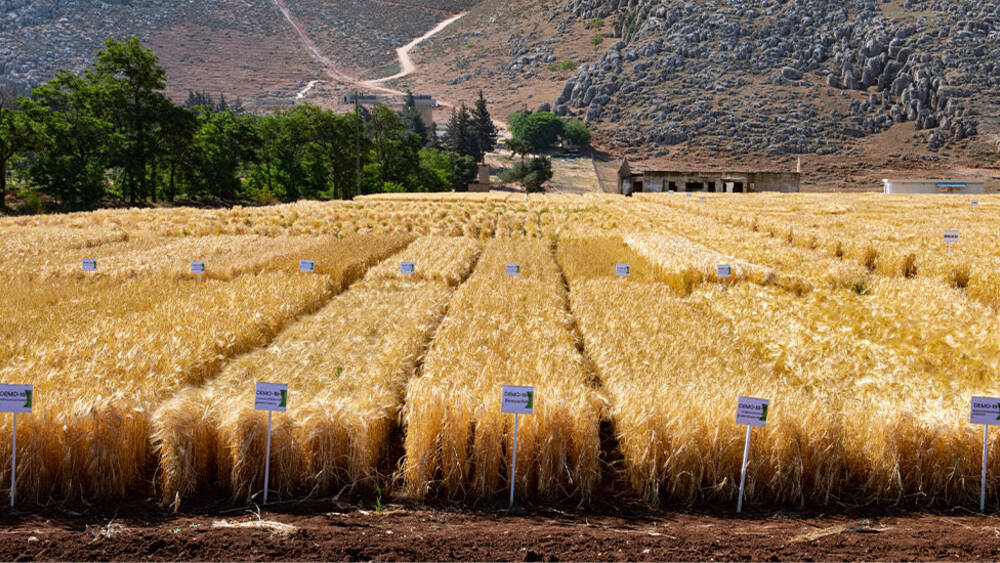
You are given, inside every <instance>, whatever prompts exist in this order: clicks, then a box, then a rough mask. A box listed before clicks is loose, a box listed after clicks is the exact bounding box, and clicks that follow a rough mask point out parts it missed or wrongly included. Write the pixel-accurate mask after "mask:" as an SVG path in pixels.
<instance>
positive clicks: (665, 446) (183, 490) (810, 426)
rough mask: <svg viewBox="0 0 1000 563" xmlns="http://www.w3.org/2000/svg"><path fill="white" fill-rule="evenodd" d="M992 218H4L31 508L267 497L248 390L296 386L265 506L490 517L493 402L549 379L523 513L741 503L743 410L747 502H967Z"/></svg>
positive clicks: (798, 214) (491, 210)
mask: <svg viewBox="0 0 1000 563" xmlns="http://www.w3.org/2000/svg"><path fill="white" fill-rule="evenodd" d="M977 199H978V200H979V206H978V207H976V208H973V207H972V206H971V205H970V204H969V198H966V197H960V196H930V197H926V196H924V197H910V196H883V195H858V196H839V195H838V196H822V195H742V194H741V195H730V196H723V195H709V196H708V198H707V201H704V202H702V201H698V199H697V198H685V197H684V196H683V195H667V194H663V195H658V194H656V195H654V194H646V195H642V196H638V197H636V198H633V199H624V198H620V197H617V196H606V195H587V196H575V195H562V196H544V197H543V196H532V197H531V198H530V199H525V197H524V196H523V195H516V194H469V195H463V194H443V195H403V196H381V197H370V198H361V199H359V200H357V201H355V202H348V203H297V204H292V205H285V206H278V207H267V208H236V209H231V210H207V211H205V210H190V209H173V210H126V211H101V212H96V213H89V214H71V215H61V216H41V217H30V218H12V219H4V220H0V250H2V251H3V252H4V253H5V255H6V256H8V260H7V262H6V267H5V268H4V269H3V270H2V271H0V278H2V280H0V281H2V283H3V284H4V292H3V293H2V294H0V303H2V306H3V307H4V310H5V312H6V313H5V315H4V317H3V320H2V321H0V362H2V364H0V381H3V382H8V383H34V384H35V385H36V386H37V392H36V394H37V400H36V408H35V412H34V413H33V414H31V415H26V416H23V417H21V418H20V426H19V436H18V468H17V471H18V489H19V497H20V498H21V499H26V500H37V501H40V502H46V501H48V500H50V499H67V498H70V499H78V498H83V499H86V500H95V499H107V498H114V497H116V496H120V495H123V494H127V493H128V492H129V491H134V490H149V488H150V487H151V486H152V487H154V488H155V491H156V495H157V498H159V499H161V502H162V503H163V504H164V505H166V506H177V505H179V504H180V503H182V502H184V501H185V499H190V498H192V497H193V496H195V495H196V494H198V493H199V492H202V491H206V492H207V491H220V490H221V491H225V492H226V493H228V494H230V495H231V496H232V498H233V499H234V502H245V501H247V500H248V499H251V500H252V499H255V498H258V497H259V494H260V491H261V487H262V483H263V457H264V432H265V425H266V415H265V414H263V413H261V412H255V411H253V410H252V408H251V407H252V402H251V397H252V391H251V390H252V387H253V382H254V381H257V380H260V381H275V382H288V383H289V384H290V388H291V393H290V404H289V410H288V412H287V413H283V414H278V415H276V416H275V419H274V421H275V425H274V444H273V450H272V461H273V466H272V469H273V472H272V480H271V484H272V488H273V490H274V491H275V498H282V499H295V498H303V497H306V496H309V495H313V496H315V495H331V494H337V493H339V492H341V491H343V490H370V489H372V488H375V487H376V486H377V487H378V488H379V489H380V490H382V491H388V492H390V493H391V494H394V495H397V496H409V497H414V498H426V499H434V498H445V499H457V500H462V501H479V500H496V499H501V498H503V496H504V491H505V490H506V487H507V485H508V484H509V481H508V479H509V474H508V471H509V463H510V453H511V442H512V417H511V416H509V415H506V416H504V415H501V414H500V413H499V386H500V385H501V384H530V385H535V386H536V389H537V408H536V414H535V415H533V416H526V417H523V418H522V426H521V430H520V434H519V450H518V459H519V463H518V474H517V476H516V480H517V484H518V494H519V495H520V496H521V497H522V498H526V499H531V500H533V501H535V502H546V503H549V502H567V501H570V502H583V503H586V502H587V501H589V500H592V499H593V498H594V497H595V495H596V494H597V493H596V492H595V491H597V490H598V485H599V484H601V483H603V484H604V485H601V486H602V487H603V486H611V487H618V488H619V489H622V490H623V492H624V491H631V493H633V494H635V495H637V496H640V497H641V498H643V499H644V500H645V501H647V502H649V503H650V504H654V505H655V504H659V503H673V502H681V503H699V502H708V501H725V500H732V499H733V498H734V495H735V491H736V484H738V478H739V465H740V456H741V453H742V450H741V448H742V438H743V433H742V428H741V427H738V426H737V425H736V424H735V423H734V422H733V407H734V404H735V400H736V397H737V396H738V395H743V394H746V395H756V396H763V397H769V398H771V399H772V401H773V403H772V404H773V409H772V416H771V417H770V418H769V422H768V426H767V428H766V429H764V430H759V431H756V432H755V433H754V440H753V445H752V448H751V454H752V456H751V465H750V468H749V475H748V489H747V492H748V502H751V503H758V504H771V505H812V506H827V505H834V506H837V505H838V504H839V503H867V502H878V503H883V504H901V505H905V506H918V507H929V506H954V505H957V504H968V505H974V504H975V501H976V500H977V498H978V483H979V481H978V476H979V459H980V458H979V455H980V450H979V448H980V444H981V431H982V429H981V428H980V427H977V426H972V425H970V424H968V422H967V419H968V412H967V411H968V403H969V397H970V396H971V395H973V394H976V395H997V394H1000V383H998V381H1000V379H998V377H997V376H998V372H1000V319H998V314H997V310H998V308H1000V276H998V274H997V271H998V268H997V266H998V265H1000V244H998V243H1000V240H998V238H1000V197H997V196H980V197H978V198H977ZM945 229H958V230H959V231H960V232H961V235H960V236H961V239H960V241H959V243H958V244H957V245H956V246H955V247H954V249H953V252H952V256H951V257H948V256H946V247H945V245H944V243H943V242H942V234H943V231H944V230H945ZM83 258H96V259H97V260H98V267H99V270H98V272H96V273H92V274H87V275H84V273H83V272H81V271H80V261H81V260H82V259H83ZM301 258H308V259H313V260H316V264H317V273H316V274H304V273H300V272H298V260H299V259H301ZM191 260H205V261H206V263H207V268H208V274H207V275H206V276H204V277H203V278H197V279H195V278H194V276H191V275H190V274H188V273H187V272H188V263H189V262H190V261H191ZM402 261H413V262H415V264H416V273H415V274H414V275H412V276H403V275H401V274H400V273H399V262H402ZM507 262H518V263H520V264H521V268H522V274H521V275H520V276H518V277H510V276H507V275H505V274H504V271H503V270H504V264H505V263H507ZM616 263H629V264H631V265H632V275H631V276H630V277H629V278H627V279H623V278H616V277H615V276H614V264H616ZM719 263H728V264H731V265H733V266H734V276H733V278H731V279H730V280H729V281H728V282H727V283H725V284H722V283H719V281H718V280H717V279H716V277H715V266H716V265H717V264H719ZM10 423H11V417H9V416H3V417H0V459H7V456H9V454H10V451H9V448H10V445H9V444H10V432H11V426H10ZM602 424H603V425H604V428H605V429H610V430H611V432H610V434H609V435H602V432H601V428H602ZM614 450H617V451H614ZM990 452H991V453H990V458H989V463H990V470H991V472H990V474H991V481H990V484H989V498H990V499H991V502H993V503H994V504H995V503H996V502H997V500H998V497H1000V451H998V448H996V447H991V450H990ZM619 455H620V456H621V458H622V461H621V463H620V464H617V465H615V466H609V465H608V464H607V463H606V462H605V460H607V459H612V458H615V457H617V456H619ZM8 467H9V466H8V465H6V464H0V487H6V486H9V482H10V475H9V469H8ZM615 471H618V472H619V473H618V474H617V475H615V474H614V472H615ZM601 490H603V489H601Z"/></svg>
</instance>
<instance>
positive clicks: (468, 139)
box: [444, 104, 479, 158]
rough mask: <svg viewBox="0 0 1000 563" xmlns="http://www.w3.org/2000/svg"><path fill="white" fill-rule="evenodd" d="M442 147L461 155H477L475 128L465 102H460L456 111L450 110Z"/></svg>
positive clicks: (474, 156) (477, 145)
mask: <svg viewBox="0 0 1000 563" xmlns="http://www.w3.org/2000/svg"><path fill="white" fill-rule="evenodd" d="M444 148H445V149H447V150H449V151H452V152H456V153H458V154H460V155H462V156H471V157H473V158H478V156H479V140H478V139H477V138H476V130H475V128H474V127H473V124H472V118H471V116H470V115H469V110H468V108H466V107H465V104H462V106H461V107H460V108H459V109H458V111H455V110H452V112H451V117H450V118H449V119H448V125H447V126H446V128H445V134H444Z"/></svg>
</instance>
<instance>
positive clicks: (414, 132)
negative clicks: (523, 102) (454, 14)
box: [0, 38, 496, 210]
mask: <svg viewBox="0 0 1000 563" xmlns="http://www.w3.org/2000/svg"><path fill="white" fill-rule="evenodd" d="M165 87H166V73H165V71H164V69H163V68H162V67H161V66H160V65H159V62H158V60H157V58H156V56H155V55H154V54H153V53H152V52H151V51H149V50H147V49H143V48H142V47H141V45H140V43H139V40H138V39H135V38H133V39H128V40H125V41H122V42H119V41H115V40H108V41H107V42H106V43H105V45H104V48H103V49H102V50H100V51H99V52H98V53H97V57H96V60H95V62H94V63H93V65H92V66H91V67H90V68H88V69H87V70H86V71H84V72H83V73H82V74H79V75H77V74H72V73H69V72H65V71H59V72H57V73H56V75H55V77H54V78H53V79H52V80H51V81H49V82H48V83H47V84H43V85H42V86H39V87H37V88H34V89H33V90H31V92H30V94H29V95H27V96H24V95H19V94H22V93H17V92H13V91H12V90H10V89H4V88H0V196H2V197H0V202H4V203H3V205H4V206H5V205H6V203H5V202H6V196H7V194H8V190H9V186H8V182H7V178H8V175H9V174H8V172H12V174H13V176H14V177H15V178H17V180H18V188H19V194H20V195H21V196H22V199H25V200H26V201H31V200H34V201H36V202H41V201H42V200H43V199H44V200H45V201H46V202H48V204H49V205H51V206H52V207H55V208H58V209H62V210H77V209H93V208H95V207H99V206H102V205H106V204H114V203H115V202H116V201H118V202H128V203H130V204H139V203H147V202H148V203H155V202H161V201H168V202H173V201H177V200H184V201H191V200H196V201H208V202H216V203H222V204H225V203H234V202H255V201H257V202H268V201H293V200H296V199H299V198H350V197H353V196H354V195H356V192H357V186H358V176H357V171H356V170H357V167H356V164H357V160H356V159H357V155H358V154H359V153H360V160H361V174H360V176H361V178H360V189H361V192H362V193H377V192H383V191H447V190H463V189H465V187H466V186H467V185H468V183H469V182H471V181H472V180H473V179H474V178H475V174H476V165H475V162H476V161H477V160H481V159H482V155H483V154H484V153H485V152H486V151H488V150H492V148H493V146H494V145H495V143H496V129H495V128H494V127H493V124H492V121H491V120H490V118H489V113H488V112H487V111H486V104H485V100H483V99H482V95H480V101H481V107H480V103H478V102H477V105H476V108H475V110H474V111H473V112H471V113H470V112H469V111H468V110H466V109H465V108H464V107H462V108H461V109H460V110H458V111H456V112H455V116H453V118H452V121H455V122H456V124H455V125H454V126H453V124H452V123H449V125H448V129H447V131H446V132H445V135H444V136H443V139H442V140H441V141H440V142H439V140H438V138H437V135H436V133H435V132H434V131H433V127H430V128H429V127H427V126H425V124H424V123H423V122H422V121H421V120H420V115H419V112H418V111H417V109H416V107H415V105H414V102H413V98H412V96H409V97H408V98H407V100H406V103H405V104H404V107H403V109H402V110H401V111H398V112H397V111H393V110H391V109H389V108H388V107H385V106H376V107H374V108H372V109H370V110H369V109H367V108H362V109H361V110H360V111H359V112H358V114H354V113H351V114H346V115H341V114H336V113H334V112H331V111H328V110H324V109H321V108H319V107H316V106H310V105H296V106H294V107H291V108H289V109H286V110H282V111H278V112H275V113H273V114H270V115H253V114H250V113H247V112H245V111H244V110H243V104H242V102H241V101H240V100H236V101H235V102H232V103H230V102H227V101H226V100H225V98H221V99H220V100H218V101H216V100H215V99H213V98H212V97H211V96H210V95H208V94H206V93H204V92H191V93H190V94H189V96H188V99H187V101H186V103H185V104H183V105H176V104H174V103H173V102H172V101H171V100H170V99H169V98H167V97H166V96H165V95H164V93H163V90H164V89H165ZM463 114H464V117H463ZM463 119H464V120H465V121H464V122H463V121H462V120H463ZM482 123H487V124H488V125H489V127H488V128H486V130H483V128H482V127H481V124H482ZM470 137H471V138H472V139H474V141H470V140H468V139H469V138H470Z"/></svg>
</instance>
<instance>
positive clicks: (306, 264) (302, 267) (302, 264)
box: [299, 260, 316, 274]
mask: <svg viewBox="0 0 1000 563" xmlns="http://www.w3.org/2000/svg"><path fill="white" fill-rule="evenodd" d="M299 271H300V272H308V273H310V274H311V273H313V272H315V271H316V261H315V260H299Z"/></svg>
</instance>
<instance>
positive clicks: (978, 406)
mask: <svg viewBox="0 0 1000 563" xmlns="http://www.w3.org/2000/svg"><path fill="white" fill-rule="evenodd" d="M969 422H971V423H972V424H989V425H990V426H1000V399H997V398H996V397H973V398H972V407H971V410H970V413H969Z"/></svg>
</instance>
